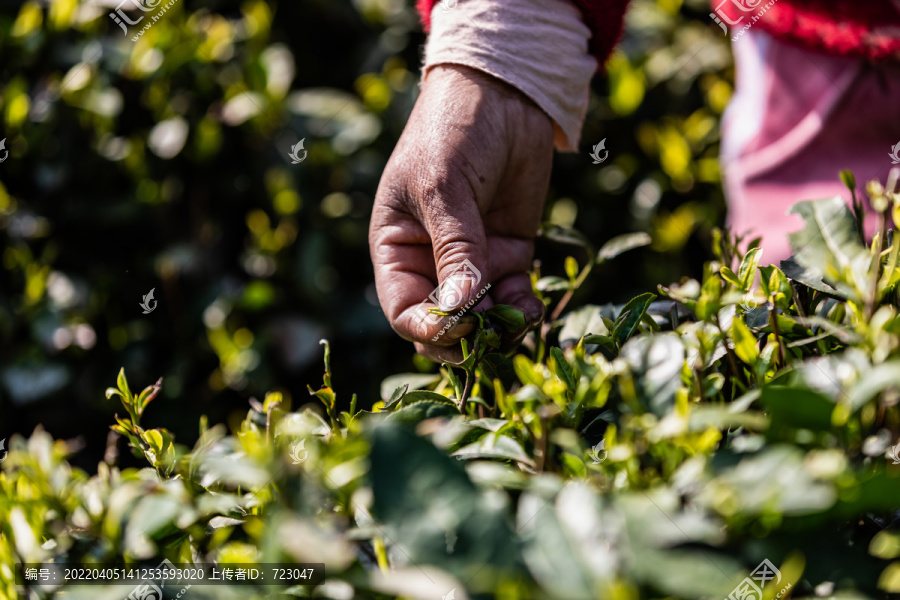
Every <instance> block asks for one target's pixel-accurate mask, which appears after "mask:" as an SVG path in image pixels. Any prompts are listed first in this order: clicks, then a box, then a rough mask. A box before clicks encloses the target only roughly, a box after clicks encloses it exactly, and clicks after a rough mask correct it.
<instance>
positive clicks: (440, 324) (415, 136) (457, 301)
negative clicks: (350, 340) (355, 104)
mask: <svg viewBox="0 0 900 600" xmlns="http://www.w3.org/2000/svg"><path fill="white" fill-rule="evenodd" d="M552 156H553V124H552V122H551V120H550V118H549V117H548V116H547V115H546V114H545V113H544V112H543V111H541V109H539V108H538V107H537V105H535V104H534V103H533V102H532V101H531V100H530V99H528V98H527V97H526V96H525V95H524V94H522V93H521V92H519V91H518V90H516V89H515V88H513V87H511V86H509V85H507V84H506V83H504V82H502V81H500V80H499V79H497V78H495V77H492V76H491V75H488V74H486V73H483V72H481V71H477V70H475V69H471V68H468V67H463V66H458V65H449V64H448V65H439V66H436V67H434V68H433V70H432V71H431V72H430V73H429V74H428V77H427V78H426V81H425V82H424V84H423V87H422V92H421V94H420V96H419V98H418V100H417V101H416V105H415V107H414V108H413V111H412V114H411V115H410V118H409V121H408V123H407V124H406V128H405V129H404V131H403V134H402V135H401V137H400V141H399V142H398V143H397V147H396V148H395V149H394V152H393V154H392V155H391V158H390V160H389V161H388V164H387V166H386V168H385V170H384V173H383V175H382V178H381V182H380V183H379V186H378V192H377V194H376V196H375V205H374V207H373V209H372V220H371V223H370V226H369V249H370V251H371V254H372V262H373V264H374V267H375V285H376V289H377V291H378V299H379V302H380V303H381V307H382V309H383V310H384V313H385V315H386V316H387V318H388V320H389V322H390V324H391V326H392V327H393V328H394V330H395V331H396V332H397V333H398V334H399V335H400V336H401V337H403V338H404V339H407V340H410V341H412V342H414V343H415V347H416V350H417V351H418V352H419V353H420V354H422V355H424V356H426V357H428V358H431V359H432V360H436V361H440V362H452V363H458V362H461V361H462V352H461V348H460V346H459V340H460V338H462V337H464V336H465V335H467V334H469V333H470V332H471V331H472V330H473V328H474V324H473V322H472V319H466V318H463V319H460V320H458V321H456V322H455V324H453V325H452V326H451V327H450V328H449V329H448V330H447V331H446V332H444V333H441V332H442V331H443V329H444V325H445V323H448V321H447V320H448V319H449V318H450V317H444V318H443V319H441V318H435V316H434V315H431V314H430V313H428V312H427V309H429V308H440V309H441V310H444V311H447V312H450V313H451V314H455V313H458V312H459V310H460V308H461V307H464V306H466V305H467V304H469V303H471V302H472V301H473V300H475V299H476V298H478V299H479V300H480V301H479V302H478V304H477V307H475V308H474V310H479V311H480V310H486V309H488V308H490V307H491V306H493V305H494V304H508V305H511V306H513V307H515V308H517V309H519V310H521V311H522V312H523V313H524V315H525V322H526V327H525V329H523V330H521V331H518V332H511V333H505V334H504V342H505V344H504V345H508V344H509V343H510V342H512V341H514V340H515V339H519V338H521V337H522V336H523V335H524V334H525V333H526V332H527V331H528V329H530V328H531V327H534V326H535V325H537V324H538V323H540V321H541V319H542V318H543V312H544V305H543V303H542V302H541V301H540V300H538V299H537V298H536V297H535V296H534V293H533V292H532V288H531V280H530V278H529V276H528V274H527V273H526V271H527V270H528V269H529V268H530V267H531V260H532V255H533V252H534V237H535V235H536V233H537V230H538V228H539V226H540V223H541V216H542V213H543V205H544V197H545V196H546V193H547V188H548V185H549V179H550V169H551V165H552ZM466 273H468V274H469V275H472V274H473V273H477V274H478V275H480V277H479V278H477V279H480V280H479V281H476V278H474V277H466ZM438 284H440V286H438ZM488 284H490V288H489V290H488V292H487V293H484V292H482V290H483V289H484V288H485V287H486V286H487V285H488ZM436 287H439V288H440V295H439V296H440V299H439V303H440V306H437V305H436V304H435V302H434V301H432V300H433V299H434V298H436V297H437V296H438V295H437V294H434V292H435V288H436ZM429 296H432V300H429ZM423 301H424V302H425V303H424V304H423ZM467 316H468V315H467Z"/></svg>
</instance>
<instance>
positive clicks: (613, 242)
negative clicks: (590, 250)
mask: <svg viewBox="0 0 900 600" xmlns="http://www.w3.org/2000/svg"><path fill="white" fill-rule="evenodd" d="M652 242H653V239H652V238H651V237H650V235H649V234H647V233H645V232H643V231H640V232H637V233H626V234H623V235H617V236H616V237H614V238H612V239H610V240H607V242H606V243H605V244H603V245H602V246H601V247H600V251H599V252H597V264H602V263H605V262H606V261H608V260H612V259H613V258H615V257H617V256H619V255H620V254H624V253H625V252H628V251H629V250H634V249H635V248H641V247H642V246H649V245H650V244H651V243H652Z"/></svg>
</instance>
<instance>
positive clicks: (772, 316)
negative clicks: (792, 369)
mask: <svg viewBox="0 0 900 600" xmlns="http://www.w3.org/2000/svg"><path fill="white" fill-rule="evenodd" d="M770 301H771V304H772V307H771V308H770V309H769V322H770V323H771V324H772V333H773V334H775V342H776V343H777V344H778V356H779V357H780V358H781V366H782V367H783V366H785V365H786V364H787V361H786V360H785V357H784V344H783V343H782V341H781V334H780V333H779V332H778V318H777V317H776V315H775V309H776V307H775V297H774V296H773V297H772V298H770Z"/></svg>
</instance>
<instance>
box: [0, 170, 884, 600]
mask: <svg viewBox="0 0 900 600" xmlns="http://www.w3.org/2000/svg"><path fill="white" fill-rule="evenodd" d="M844 177H845V180H846V181H847V182H848V185H849V186H850V187H851V189H852V188H854V187H855V182H853V181H852V178H851V177H850V176H849V175H845V176H844ZM896 180H897V173H896V172H894V173H893V174H892V176H891V179H890V181H889V182H888V183H889V185H888V186H887V187H886V188H882V187H880V186H878V185H874V184H870V185H869V186H868V188H867V193H868V195H869V199H870V203H871V206H872V207H873V210H874V211H875V212H876V214H877V217H878V230H877V232H876V234H875V236H874V238H873V240H872V241H871V242H869V243H868V244H866V243H864V242H863V238H862V229H861V226H860V223H861V217H862V214H861V211H862V209H861V201H860V200H859V199H854V210H853V212H851V210H850V209H848V208H847V206H846V205H845V204H844V203H843V202H842V201H841V200H840V199H839V198H833V199H825V200H818V201H809V202H801V203H799V204H797V205H796V206H795V207H794V209H793V210H794V212H796V213H797V214H799V215H800V216H801V217H802V218H803V220H804V223H805V226H804V228H803V229H802V230H801V231H799V232H797V233H795V234H793V235H792V236H791V243H792V246H793V248H794V256H793V257H792V259H790V260H787V261H784V262H782V264H781V265H780V266H775V265H768V266H760V265H761V260H762V259H763V254H764V253H763V250H762V249H761V248H760V247H758V241H756V240H750V241H745V240H743V239H741V238H738V237H734V236H731V235H728V234H725V233H721V234H719V235H718V236H717V237H716V240H715V247H714V251H715V256H716V260H715V261H713V262H710V263H709V264H707V265H706V267H705V270H704V274H703V277H702V279H701V280H700V281H697V280H693V279H686V280H683V281H681V282H679V283H676V284H673V285H669V286H660V287H659V288H658V290H657V292H658V293H657V294H654V293H647V294H642V295H640V296H637V297H636V298H634V299H632V300H631V301H630V302H628V303H626V304H625V305H624V306H620V307H613V306H594V305H588V306H583V307H580V308H577V309H574V310H568V311H567V309H568V304H569V303H570V301H571V299H572V298H573V296H574V294H575V291H576V290H577V289H578V287H579V286H580V285H581V283H583V282H584V281H585V279H586V278H587V277H588V276H589V274H590V272H591V271H592V269H593V268H594V267H595V266H596V265H597V264H599V263H600V262H602V261H605V260H609V259H610V258H613V257H614V256H615V255H616V254H618V253H619V252H622V251H625V250H628V249H630V248H633V247H636V246H639V245H642V244H646V243H647V241H648V240H647V239H646V238H645V237H644V236H642V235H637V236H628V237H623V238H618V239H616V240H613V241H612V242H610V243H608V244H607V245H605V246H603V248H601V249H600V250H599V251H596V252H595V251H594V249H593V248H592V247H591V245H590V243H589V242H588V241H587V240H585V239H584V238H583V237H582V236H580V235H579V234H577V232H574V231H571V230H565V229H561V228H552V229H547V230H546V231H545V235H546V236H547V237H548V238H549V239H551V240H556V241H559V242H562V243H567V244H570V245H574V246H575V247H578V248H581V249H582V250H583V251H584V253H585V255H586V256H587V259H586V260H585V261H584V264H579V263H578V261H577V260H576V259H575V258H574V257H571V258H569V259H567V260H566V262H565V265H564V272H565V274H566V277H556V276H544V277H541V276H540V275H539V274H535V275H534V287H535V290H536V291H537V293H539V294H541V295H542V297H543V298H544V299H545V301H546V302H547V304H548V314H549V315H550V316H549V317H548V319H547V321H546V323H545V324H544V325H543V326H542V327H541V328H540V330H538V331H534V332H532V333H530V334H529V335H528V336H527V337H526V338H525V340H524V343H523V345H522V347H521V348H520V349H519V350H518V351H517V352H516V353H514V354H512V355H511V356H507V355H505V354H503V353H500V352H497V351H496V350H498V349H499V346H500V344H499V339H500V332H501V330H503V329H507V330H510V331H512V330H515V329H516V328H517V327H519V326H520V324H521V315H520V314H518V313H517V311H515V310H514V309H511V308H510V307H503V306H498V307H493V308H492V309H490V310H488V311H485V312H484V313H483V314H479V315H478V316H477V317H476V318H477V319H478V320H479V327H478V328H477V329H476V331H475V332H474V333H473V334H472V336H470V338H469V339H467V340H465V341H464V342H463V355H464V357H465V360H464V362H463V363H462V364H461V365H443V366H442V368H441V370H440V372H439V373H438V374H434V375H431V374H422V373H415V374H402V375H395V376H392V377H389V378H388V379H387V380H385V382H384V384H383V386H382V398H381V399H379V400H378V401H377V402H376V403H374V406H373V407H372V410H371V411H367V410H357V401H356V398H355V397H353V398H352V399H351V401H350V402H349V407H350V408H349V410H340V409H339V407H340V406H342V405H341V404H340V403H339V402H338V397H337V393H336V391H335V388H336V387H337V388H341V389H343V388H344V387H346V386H345V385H334V384H333V382H332V376H331V369H330V348H329V346H328V344H327V342H323V344H324V346H325V375H324V378H323V384H322V386H321V387H320V388H319V389H317V390H314V389H312V388H310V390H309V393H310V394H311V395H312V396H313V397H314V398H315V399H316V400H315V401H316V402H318V403H319V404H318V405H316V404H311V403H310V404H306V405H304V406H301V407H299V409H298V410H293V406H292V405H293V404H294V403H293V402H292V401H291V399H290V398H287V397H286V396H283V395H282V394H277V393H271V394H268V395H267V396H266V397H265V398H264V400H263V401H262V402H258V401H256V400H253V401H251V408H250V410H249V411H248V413H247V417H246V418H245V419H244V420H243V422H242V423H241V424H240V427H239V428H238V429H237V430H236V431H234V432H233V433H232V434H231V435H229V434H228V433H227V431H226V429H225V427H224V426H222V425H216V426H213V427H209V426H208V425H207V423H205V422H202V423H201V424H200V436H199V439H198V441H197V443H196V444H195V445H194V447H193V448H192V449H187V448H185V447H183V446H181V445H179V444H177V443H176V442H175V441H174V440H173V439H172V436H171V435H170V434H169V433H168V432H166V431H165V430H164V429H144V428H143V425H142V420H146V415H145V412H146V409H147V407H148V404H149V403H150V401H151V400H152V399H153V397H154V396H155V395H156V393H157V392H158V391H159V389H160V385H163V384H162V383H161V382H158V383H157V384H156V385H155V386H150V387H148V388H146V389H145V390H144V391H143V392H141V393H140V394H138V395H134V394H133V393H132V392H131V390H130V388H129V384H128V381H127V380H126V377H125V374H124V372H122V373H120V375H119V379H118V382H117V387H116V388H111V389H110V390H108V391H107V393H108V394H110V395H118V396H119V397H120V399H121V400H122V403H123V406H124V408H125V410H126V412H127V413H128V418H123V419H119V418H118V417H117V418H116V421H117V424H115V425H113V427H112V428H113V431H114V432H115V433H116V434H118V435H121V436H125V437H126V438H127V439H128V440H129V443H130V445H131V447H132V449H133V451H134V452H135V453H136V454H137V455H138V456H142V457H143V458H144V459H146V461H147V462H148V463H149V464H150V466H151V467H152V468H149V469H120V468H118V467H117V466H116V460H115V451H114V448H115V444H114V442H115V436H114V439H113V443H112V444H111V446H110V451H109V452H108V453H107V459H106V460H105V461H104V462H102V463H100V465H99V467H98V472H97V474H96V475H93V476H88V475H87V474H85V473H84V472H82V471H80V470H78V469H73V468H71V467H70V466H69V465H68V464H67V463H66V457H67V455H68V454H69V452H70V450H71V449H70V448H69V447H68V446H67V445H66V443H64V442H61V441H55V442H54V441H53V440H52V439H51V438H50V437H49V436H48V435H47V434H46V433H44V432H42V431H41V430H38V431H36V432H35V433H34V434H33V435H32V436H31V438H30V439H28V440H25V439H23V438H21V437H15V438H13V439H12V441H11V447H10V454H9V456H8V459H7V460H6V461H5V462H4V463H3V472H2V475H0V488H2V490H3V494H2V496H0V559H2V560H0V595H4V596H5V597H10V598H14V597H18V594H24V596H25V597H29V598H44V597H53V596H55V595H59V596H60V597H63V594H65V597H68V598H88V597H90V598H96V597H107V595H108V596H109V597H110V598H112V597H116V593H117V592H116V591H115V589H113V588H112V586H110V587H109V589H100V588H98V587H90V588H86V587H81V586H79V587H68V588H64V589H63V590H54V589H49V588H44V589H41V588H38V587H37V586H32V587H30V588H29V589H28V590H27V591H25V590H23V589H22V588H21V587H20V588H18V589H17V588H16V586H15V585H14V583H13V573H14V570H15V568H16V567H15V566H14V565H15V563H17V562H23V561H32V562H34V561H57V562H74V561H83V562H101V561H113V560H126V561H131V562H135V561H147V560H155V559H159V558H162V557H166V558H168V559H169V560H172V561H173V562H216V561H218V562H248V563H263V562H265V563H277V562H324V563H325V565H326V570H327V579H326V581H325V582H324V583H323V584H321V585H319V586H316V587H311V586H305V587H304V586H296V587H293V588H290V589H286V590H275V589H254V590H253V591H252V592H247V590H248V589H249V588H239V589H237V588H235V589H232V588H229V587H225V586H217V587H208V586H194V587H193V588H191V589H190V591H189V593H190V594H191V597H197V598H201V597H210V598H212V597H215V598H231V597H234V598H238V597H240V598H245V597H247V596H248V594H250V595H253V597H265V596H266V595H267V594H271V593H272V592H274V591H280V592H282V593H284V594H287V595H288V596H295V597H326V598H434V599H437V598H446V597H453V598H457V599H459V598H492V597H497V598H522V599H524V598H559V599H566V600H572V599H580V598H584V599H592V598H611V599H615V600H631V599H634V598H645V597H646V598H657V597H670V598H722V597H725V596H727V595H728V594H729V592H730V591H731V590H732V589H734V588H735V587H736V586H737V585H738V584H739V583H740V582H741V580H743V579H744V578H745V577H747V576H748V575H749V574H750V572H751V570H753V568H754V567H755V566H756V565H757V564H759V563H760V562H761V561H762V560H763V559H768V560H769V561H770V562H771V563H772V565H774V566H775V567H776V568H777V569H778V570H779V573H778V578H777V580H775V579H773V580H772V581H770V582H769V583H768V585H766V586H765V587H764V592H763V593H764V596H765V597H766V598H773V597H775V596H776V594H781V593H782V592H779V590H782V591H783V590H784V589H787V590H788V591H787V595H781V597H788V596H791V597H824V596H827V597H835V598H884V597H889V596H888V595H889V594H892V593H896V592H898V591H900V530H898V527H897V522H898V518H897V517H898V515H900V513H898V512H897V509H898V508H900V468H898V467H897V466H896V465H897V464H900V457H898V454H897V451H896V450H894V449H892V448H891V446H892V445H893V444H896V443H897V438H898V434H900V410H898V400H900V393H898V392H900V317H898V309H897V303H898V300H900V296H898V294H900V291H898V283H900V264H898V263H900V240H898V239H895V236H893V234H892V230H891V229H889V225H890V224H891V223H894V224H895V225H896V224H897V222H898V221H900V195H898V194H897V193H896V191H895V188H896ZM367 405H368V404H367ZM301 447H302V449H303V455H302V460H301V457H300V454H299V452H298V449H299V448H301ZM896 447H900V446H895V448H896ZM98 590H99V591H98ZM451 590H452V592H451ZM450 594H452V595H450ZM119 596H121V593H120V594H119Z"/></svg>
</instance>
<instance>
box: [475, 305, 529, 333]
mask: <svg viewBox="0 0 900 600" xmlns="http://www.w3.org/2000/svg"><path fill="white" fill-rule="evenodd" d="M484 314H485V315H487V316H488V317H489V318H490V319H491V320H492V321H497V322H499V323H500V325H501V326H502V327H503V329H504V330H506V331H507V332H516V331H522V330H523V329H525V325H526V323H525V313H523V312H522V311H521V310H519V309H517V308H513V307H512V306H507V305H506V304H495V305H494V306H492V307H490V308H489V309H487V310H486V311H484Z"/></svg>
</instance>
